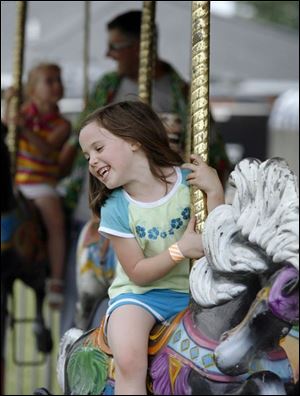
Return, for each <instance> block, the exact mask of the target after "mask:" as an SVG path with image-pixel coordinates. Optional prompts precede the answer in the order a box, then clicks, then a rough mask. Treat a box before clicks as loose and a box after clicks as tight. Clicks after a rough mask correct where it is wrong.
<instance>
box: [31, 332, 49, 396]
mask: <svg viewBox="0 0 300 396" xmlns="http://www.w3.org/2000/svg"><path fill="white" fill-rule="evenodd" d="M34 333H35V337H36V347H37V350H38V351H40V352H42V353H50V352H51V351H52V347H53V341H52V337H51V332H50V330H49V329H47V328H46V327H43V326H35V328H34ZM42 394H43V393H42Z"/></svg>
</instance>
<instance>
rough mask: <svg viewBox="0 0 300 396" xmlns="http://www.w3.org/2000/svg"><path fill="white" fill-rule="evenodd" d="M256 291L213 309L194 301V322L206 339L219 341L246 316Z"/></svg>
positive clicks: (192, 308)
mask: <svg viewBox="0 0 300 396" xmlns="http://www.w3.org/2000/svg"><path fill="white" fill-rule="evenodd" d="M255 295H256V291H253V290H252V291H246V292H244V293H242V294H241V295H240V296H238V297H236V298H235V299H233V300H231V301H229V302H227V303H225V304H222V305H219V306H216V307H212V308H202V307H200V306H199V305H197V304H196V303H195V302H193V301H192V303H191V310H192V313H193V321H194V323H195V324H196V327H197V328H198V329H199V331H200V332H201V333H202V334H204V335H205V336H206V337H208V338H210V339H212V340H215V341H219V339H220V337H221V335H222V334H223V333H224V332H225V331H228V330H230V329H232V328H233V327H235V326H236V325H237V324H239V323H240V322H241V321H242V319H243V318H244V317H245V316H246V314H247V312H248V310H249V308H250V305H251V303H252V302H253V299H254V298H255Z"/></svg>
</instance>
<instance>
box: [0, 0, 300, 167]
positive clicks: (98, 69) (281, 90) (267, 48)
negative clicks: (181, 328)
mask: <svg viewBox="0 0 300 396" xmlns="http://www.w3.org/2000/svg"><path fill="white" fill-rule="evenodd" d="M90 3H91V11H90V13H91V16H90V26H89V29H90V44H89V67H88V77H89V85H90V86H92V85H93V84H94V82H95V81H96V80H97V78H98V77H99V76H101V75H102V74H103V73H104V72H106V71H108V70H112V69H114V62H113V61H111V60H110V59H108V58H107V57H106V41H107V40H106V39H107V37H106V29H105V26H106V23H107V22H108V21H109V20H110V19H111V18H112V17H114V16H115V15H117V14H118V13H122V12H123V11H126V10H130V9H141V7H142V2H141V1H101V2H98V1H91V2H90ZM211 13H212V16H211V43H210V45H211V50H210V96H211V107H212V111H213V115H214V117H215V119H216V121H217V124H218V128H219V130H220V132H221V134H222V135H223V138H224V140H225V142H226V143H227V146H226V147H227V150H228V154H229V156H230V158H231V160H232V162H233V163H235V162H236V161H237V160H239V159H240V158H241V157H245V156H255V157H258V158H260V159H262V160H263V159H264V158H266V157H270V156H275V155H279V156H283V157H285V158H287V159H289V161H290V165H291V166H292V168H293V169H294V170H295V171H296V172H297V174H298V151H297V150H298V149H297V147H298V144H297V141H298V140H297V139H298V136H299V133H298V131H299V121H298V113H299V111H298V109H299V101H298V100H297V97H298V94H297V92H298V90H299V38H298V31H299V17H298V15H299V2H298V1H212V2H211ZM156 21H157V24H158V31H159V54H160V57H161V58H162V59H165V60H167V61H169V62H171V64H173V65H174V66H175V67H176V69H177V70H178V71H179V72H180V74H181V75H182V77H184V78H185V79H186V80H187V81H189V80H190V58H191V57H190V47H191V4H190V2H186V1H176V2H169V1H158V2H157V11H156ZM178 21H180V24H178ZM83 26H84V2H81V1H76V2H70V3H69V2H64V1H34V2H30V3H29V7H28V15H27V27H26V39H25V41H26V49H25V65H24V66H25V69H24V78H25V77H26V73H27V71H28V70H29V69H30V68H31V67H32V66H33V65H35V64H37V63H39V62H40V61H52V62H57V63H59V64H60V65H61V66H62V69H63V77H64V83H65V87H66V90H65V98H64V99H63V100H62V103H61V109H62V111H63V112H64V113H67V114H68V116H69V117H71V119H72V117H73V119H74V118H75V115H76V113H78V112H79V111H80V110H81V108H82V95H83V31H84V27H83ZM14 33H15V2H14V1H2V2H1V37H2V39H1V91H2V90H3V89H5V87H7V86H9V85H10V84H11V81H12V80H11V79H12V76H11V70H12V59H13V44H14ZM282 94H284V96H283V99H281V100H280V104H277V105H276V114H273V113H272V109H273V105H274V102H275V101H276V99H277V98H279V96H280V95H282ZM287 107H288V109H287ZM271 113H272V114H271ZM270 115H271V120H269V119H270ZM269 121H271V123H269ZM269 126H271V128H270V127H269Z"/></svg>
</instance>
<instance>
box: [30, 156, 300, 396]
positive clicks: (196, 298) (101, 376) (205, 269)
mask: <svg viewBox="0 0 300 396" xmlns="http://www.w3.org/2000/svg"><path fill="white" fill-rule="evenodd" d="M231 183H232V184H233V185H234V187H235V188H236V193H235V196H234V200H233V203H232V205H221V206H219V207H217V208H216V209H214V210H213V211H212V212H211V213H210V214H209V216H208V218H207V220H206V222H205V227H204V231H203V244H204V250H205V257H203V258H201V259H200V260H198V261H197V262H196V263H195V264H194V265H193V267H192V270H191V274H190V289H191V303H190V305H189V307H188V308H187V309H186V310H184V311H183V312H181V313H180V314H178V315H177V316H175V317H173V318H170V320H169V323H168V324H163V325H162V324H160V325H156V326H155V327H154V328H153V330H152V332H151V334H150V339H149V349H148V351H149V370H148V378H147V387H148V391H149V393H151V394H159V395H170V394H177V395H178V394H180V395H190V394H199V395H200V394H206V395H208V394H217V395H220V394H247V395H249V394H252V395H258V394H273V395H274V394H286V393H288V394H293V392H294V388H295V385H294V382H295V380H296V378H297V374H298V373H297V370H298V362H296V361H291V360H289V358H288V353H287V352H286V349H284V348H283V347H282V345H283V343H288V339H289V338H290V334H291V329H292V326H293V325H296V324H297V323H298V320H299V318H298V317H299V314H298V312H299V311H298V307H299V286H298V283H299V227H298V226H299V218H298V211H299V203H298V187H297V181H296V177H295V176H294V174H293V173H292V172H291V171H290V169H289V168H288V166H287V164H286V162H285V161H284V160H282V159H278V158H273V159H270V160H267V161H265V162H263V163H261V162H260V161H258V160H256V159H245V160H243V161H241V162H240V163H239V164H238V165H237V166H236V167H235V170H234V171H233V172H232V174H231ZM103 327H104V323H103V321H102V323H101V326H100V327H98V328H95V329H92V330H90V331H88V332H85V333H84V332H83V331H81V330H78V329H70V330H69V331H68V332H67V333H66V334H65V335H64V336H63V338H62V340H61V345H60V352H59V359H58V365H57V373H58V380H59V383H60V385H61V387H62V389H63V390H64V394H77V395H80V394H81V395H86V394H95V395H96V394H113V391H114V363H113V357H112V355H111V351H110V349H109V346H108V345H107V340H106V337H105V334H104V328H103ZM45 392H46V391H45ZM36 394H37V393H36ZM40 394H46V393H40Z"/></svg>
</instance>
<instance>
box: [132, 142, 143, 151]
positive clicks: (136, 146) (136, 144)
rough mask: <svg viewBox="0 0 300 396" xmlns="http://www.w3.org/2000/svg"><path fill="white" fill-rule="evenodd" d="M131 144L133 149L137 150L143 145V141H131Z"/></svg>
mask: <svg viewBox="0 0 300 396" xmlns="http://www.w3.org/2000/svg"><path fill="white" fill-rule="evenodd" d="M130 145H131V149H132V151H137V150H138V149H139V148H140V147H141V143H139V142H131V143H130Z"/></svg>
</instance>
